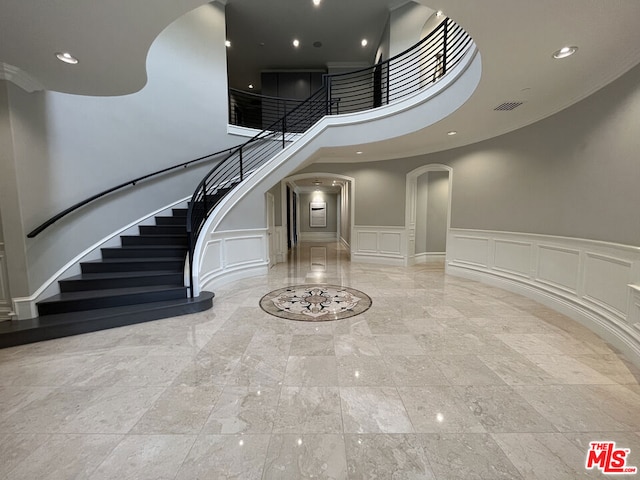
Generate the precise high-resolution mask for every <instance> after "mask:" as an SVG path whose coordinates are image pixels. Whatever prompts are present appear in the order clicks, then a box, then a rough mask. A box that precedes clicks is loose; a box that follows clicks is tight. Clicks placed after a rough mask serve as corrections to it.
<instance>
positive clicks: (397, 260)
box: [351, 252, 405, 267]
mask: <svg viewBox="0 0 640 480" xmlns="http://www.w3.org/2000/svg"><path fill="white" fill-rule="evenodd" d="M351 261H352V262H353V263H372V264H375V265H387V266H389V267H404V263H405V259H404V257H392V256H384V255H369V254H366V253H354V252H351Z"/></svg>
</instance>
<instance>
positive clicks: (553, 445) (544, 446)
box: [492, 433, 587, 480]
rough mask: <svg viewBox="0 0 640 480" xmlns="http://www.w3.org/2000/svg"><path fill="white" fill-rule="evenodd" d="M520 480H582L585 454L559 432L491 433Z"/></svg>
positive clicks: (584, 475) (584, 472) (584, 473)
mask: <svg viewBox="0 0 640 480" xmlns="http://www.w3.org/2000/svg"><path fill="white" fill-rule="evenodd" d="M492 436H493V439H494V440H495V441H496V442H497V443H498V445H500V448H502V450H503V451H504V452H505V454H506V455H507V457H508V458H509V460H511V463H513V464H514V465H515V467H516V468H517V469H518V471H519V472H520V474H521V475H522V478H524V479H527V480H529V479H531V480H565V479H571V478H584V477H586V476H587V475H586V471H585V468H584V462H585V455H586V450H585V451H580V450H579V449H578V448H577V447H576V446H575V445H574V444H572V443H571V442H570V441H569V440H568V439H567V438H566V437H565V436H564V435H562V434H561V433H494V434H493V435H492Z"/></svg>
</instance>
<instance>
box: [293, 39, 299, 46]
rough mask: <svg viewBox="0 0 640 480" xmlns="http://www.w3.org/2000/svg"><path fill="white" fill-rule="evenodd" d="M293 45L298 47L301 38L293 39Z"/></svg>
mask: <svg viewBox="0 0 640 480" xmlns="http://www.w3.org/2000/svg"><path fill="white" fill-rule="evenodd" d="M293 46H294V47H296V48H298V47H299V46H300V40H298V39H297V38H294V39H293Z"/></svg>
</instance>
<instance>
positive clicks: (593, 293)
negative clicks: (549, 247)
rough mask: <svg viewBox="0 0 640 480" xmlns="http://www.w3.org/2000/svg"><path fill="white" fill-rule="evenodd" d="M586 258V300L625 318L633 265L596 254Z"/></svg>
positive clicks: (588, 255) (619, 259)
mask: <svg viewBox="0 0 640 480" xmlns="http://www.w3.org/2000/svg"><path fill="white" fill-rule="evenodd" d="M586 256H587V258H586V260H585V272H584V298H585V299H586V300H588V301H590V302H593V303H594V304H595V305H598V306H600V307H602V308H605V309H607V310H608V311H609V312H611V313H612V314H614V315H617V316H619V317H620V318H623V317H624V311H625V310H626V308H627V305H628V303H629V289H628V288H627V286H628V285H629V284H630V283H631V266H632V263H631V262H630V261H628V260H624V259H621V258H615V257H611V256H608V255H599V254H596V253H587V255H586Z"/></svg>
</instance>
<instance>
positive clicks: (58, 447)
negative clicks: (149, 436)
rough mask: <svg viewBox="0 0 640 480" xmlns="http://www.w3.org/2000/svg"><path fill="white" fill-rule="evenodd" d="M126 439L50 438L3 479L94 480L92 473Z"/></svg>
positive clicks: (34, 448) (90, 437) (70, 436)
mask: <svg viewBox="0 0 640 480" xmlns="http://www.w3.org/2000/svg"><path fill="white" fill-rule="evenodd" d="M123 438H124V437H122V436H120V435H60V434H55V435H50V436H48V437H47V438H46V441H45V442H44V443H43V444H41V445H40V446H38V443H39V442H37V441H36V442H34V445H33V446H31V448H32V450H31V454H30V455H28V456H27V457H26V458H25V459H24V460H23V461H22V462H20V463H19V464H18V465H17V466H16V467H15V468H14V469H13V470H11V471H10V472H9V473H8V475H7V476H6V477H4V478H11V479H16V480H17V479H24V480H32V479H35V478H43V479H44V478H51V479H58V478H59V479H66V478H93V477H92V473H93V472H94V471H95V469H96V468H97V467H98V466H99V465H100V463H102V461H103V460H104V459H105V458H106V457H107V455H109V453H111V451H112V450H113V449H114V448H115V447H116V445H118V443H119V442H120V441H121V440H122V439H123Z"/></svg>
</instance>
